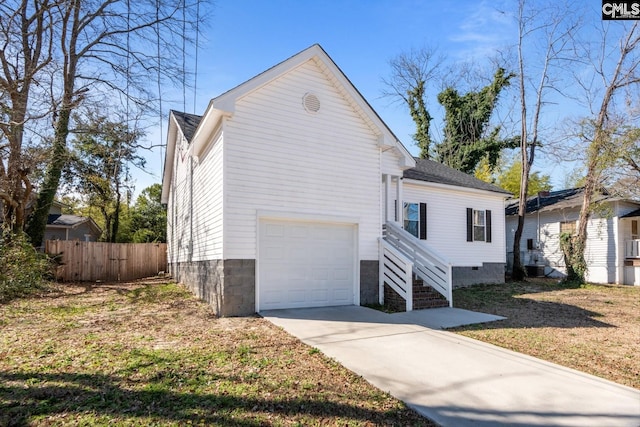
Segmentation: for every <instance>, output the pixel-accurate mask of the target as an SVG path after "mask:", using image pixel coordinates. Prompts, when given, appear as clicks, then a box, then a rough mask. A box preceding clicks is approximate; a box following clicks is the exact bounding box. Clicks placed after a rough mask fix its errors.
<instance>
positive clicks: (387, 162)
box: [381, 149, 402, 176]
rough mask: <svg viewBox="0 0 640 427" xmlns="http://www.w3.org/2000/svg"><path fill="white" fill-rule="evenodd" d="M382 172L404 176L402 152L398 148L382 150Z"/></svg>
mask: <svg viewBox="0 0 640 427" xmlns="http://www.w3.org/2000/svg"><path fill="white" fill-rule="evenodd" d="M381 157H382V165H381V167H382V173H383V174H389V175H395V176H402V170H401V169H400V166H399V164H400V154H398V152H397V151H396V150H393V149H390V150H386V151H383V152H382V155H381Z"/></svg>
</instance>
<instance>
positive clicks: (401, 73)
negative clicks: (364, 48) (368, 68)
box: [382, 47, 444, 159]
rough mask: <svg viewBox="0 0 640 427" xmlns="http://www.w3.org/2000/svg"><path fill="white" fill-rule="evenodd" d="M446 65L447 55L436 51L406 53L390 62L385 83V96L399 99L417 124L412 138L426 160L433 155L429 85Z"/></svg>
mask: <svg viewBox="0 0 640 427" xmlns="http://www.w3.org/2000/svg"><path fill="white" fill-rule="evenodd" d="M443 62H444V56H442V55H438V53H437V50H436V49H435V48H431V47H423V48H422V49H419V50H411V51H409V52H404V53H401V54H400V55H398V56H396V57H395V58H393V59H392V60H390V61H389V65H390V66H391V76H390V77H389V78H388V79H383V80H382V82H383V83H384V85H385V86H386V88H387V89H386V90H385V91H384V92H383V95H384V96H389V97H392V98H396V99H400V100H402V102H403V103H405V104H406V105H407V107H409V114H411V118H412V119H413V122H414V123H415V125H416V133H415V134H414V135H413V139H414V141H415V142H416V144H417V145H418V148H420V157H421V158H423V159H428V158H429V157H430V155H431V135H430V133H429V128H430V125H431V120H432V119H433V117H432V116H431V114H429V110H428V108H427V95H428V93H427V89H428V86H429V84H432V83H433V82H434V81H435V80H438V79H439V78H440V76H439V72H440V68H441V66H442V64H443Z"/></svg>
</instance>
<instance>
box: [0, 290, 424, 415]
mask: <svg viewBox="0 0 640 427" xmlns="http://www.w3.org/2000/svg"><path fill="white" fill-rule="evenodd" d="M0 425H1V426H27V425H30V426H31V425H32V426H52V425H55V426H66V425H73V426H93V425H118V426H148V425H154V426H184V425H229V426H231V425H233V426H271V425H274V426H297V425H300V426H303V425H304V426H308V425H335V426H338V425H339V426H373V425H398V426H400V425H402V426H422V425H426V426H429V425H434V424H433V423H431V422H430V421H429V420H426V419H424V418H422V417H421V416H419V415H418V414H417V413H415V412H414V411H413V410H411V409H409V408H407V407H406V406H405V405H404V404H403V403H402V402H400V401H398V400H397V399H394V398H393V397H391V396H390V395H388V394H386V393H384V392H382V391H380V390H378V389H376V388H375V387H373V386H372V385H370V384H369V383H367V382H366V381H365V380H363V379H362V378H361V377H358V376H356V375H355V374H353V373H352V372H350V371H348V370H346V369H344V368H343V367H342V366H341V365H339V364H337V363H336V362H334V361H332V360H331V359H329V358H327V357H325V356H324V355H322V354H321V353H320V352H319V351H318V350H316V349H314V348H310V347H308V346H306V345H304V344H302V343H301V342H300V341H298V340H297V339H295V338H293V337H291V336H289V335H287V334H286V333H284V332H283V331H282V330H280V329H279V328H276V327H275V326H273V325H272V324H270V323H269V322H267V321H266V320H264V319H261V318H259V317H244V318H224V319H217V318H215V317H214V316H213V314H212V312H211V310H210V309H209V307H208V306H207V305H205V304H204V303H202V302H200V301H198V300H197V299H196V298H194V297H193V296H192V295H191V294H190V293H189V292H187V291H185V290H184V289H183V288H182V287H180V286H178V285H175V284H170V283H162V282H137V283H125V284H99V285H91V284H85V285H83V284H72V285H64V286H58V287H57V289H56V290H55V291H53V292H50V293H47V294H44V295H42V296H39V297H34V298H29V299H21V300H15V301H13V302H11V303H8V304H4V305H0Z"/></svg>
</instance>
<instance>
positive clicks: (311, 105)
mask: <svg viewBox="0 0 640 427" xmlns="http://www.w3.org/2000/svg"><path fill="white" fill-rule="evenodd" d="M302 105H304V109H305V110H307V111H308V112H310V113H317V112H318V111H320V100H319V99H318V97H317V96H315V95H314V94H312V93H305V94H304V96H303V97H302Z"/></svg>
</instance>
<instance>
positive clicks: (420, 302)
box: [413, 279, 449, 310]
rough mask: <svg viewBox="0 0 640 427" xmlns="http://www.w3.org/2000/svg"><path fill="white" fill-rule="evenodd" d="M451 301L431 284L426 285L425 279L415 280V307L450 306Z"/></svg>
mask: <svg viewBox="0 0 640 427" xmlns="http://www.w3.org/2000/svg"><path fill="white" fill-rule="evenodd" d="M448 306H449V302H448V301H447V300H446V298H445V297H443V296H442V295H440V293H439V292H438V291H436V290H435V289H433V288H432V287H431V286H425V285H424V283H423V281H422V280H420V279H416V280H414V281H413V309H414V310H420V309H424V308H438V307H448Z"/></svg>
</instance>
